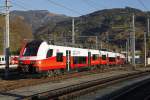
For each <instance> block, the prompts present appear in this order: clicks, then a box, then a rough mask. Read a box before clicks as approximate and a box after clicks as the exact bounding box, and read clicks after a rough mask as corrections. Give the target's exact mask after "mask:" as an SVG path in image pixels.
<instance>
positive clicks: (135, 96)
mask: <svg viewBox="0 0 150 100" xmlns="http://www.w3.org/2000/svg"><path fill="white" fill-rule="evenodd" d="M149 84H150V79H149V78H148V79H146V80H143V81H140V82H138V83H135V84H132V85H129V86H127V87H124V88H123V89H121V90H118V91H116V92H115V93H114V95H113V94H111V95H112V96H111V100H150V85H149Z"/></svg>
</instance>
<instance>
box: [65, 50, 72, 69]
mask: <svg viewBox="0 0 150 100" xmlns="http://www.w3.org/2000/svg"><path fill="white" fill-rule="evenodd" d="M66 68H67V71H70V69H71V51H70V50H66Z"/></svg>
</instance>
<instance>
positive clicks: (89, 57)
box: [88, 52, 91, 66]
mask: <svg viewBox="0 0 150 100" xmlns="http://www.w3.org/2000/svg"><path fill="white" fill-rule="evenodd" d="M90 65H91V52H88V66H90Z"/></svg>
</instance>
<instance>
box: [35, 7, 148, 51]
mask: <svg viewBox="0 0 150 100" xmlns="http://www.w3.org/2000/svg"><path fill="white" fill-rule="evenodd" d="M133 13H134V14H135V26H136V49H138V50H142V49H143V38H141V37H143V33H144V31H145V30H146V26H147V24H146V21H147V17H146V16H147V14H148V13H149V12H143V11H141V10H138V9H134V8H130V7H126V8H114V9H104V10H100V11H96V12H93V13H90V14H87V15H84V16H80V17H76V18H75V33H76V37H78V36H97V37H98V42H99V43H100V42H102V43H104V42H106V39H107V40H108V39H109V44H110V48H111V47H112V46H113V45H116V46H118V47H120V48H121V47H122V48H124V49H125V42H126V40H127V37H129V35H130V34H129V33H132V31H131V29H132V27H131V26H132V15H133ZM149 14H150V13H149ZM50 25H51V23H49V24H47V25H45V26H42V27H40V28H39V29H37V31H36V32H35V33H37V34H38V35H37V36H36V37H37V38H42V39H48V38H47V37H50V36H53V37H55V38H56V37H62V38H63V37H64V36H70V37H71V30H72V29H71V28H72V22H71V19H68V20H65V21H61V22H57V23H56V25H55V26H53V27H50ZM85 41H86V40H84V41H83V42H85ZM93 41H95V39H93ZM104 46H105V47H104V48H106V45H105V44H104ZM149 47H150V46H149Z"/></svg>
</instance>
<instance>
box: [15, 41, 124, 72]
mask: <svg viewBox="0 0 150 100" xmlns="http://www.w3.org/2000/svg"><path fill="white" fill-rule="evenodd" d="M124 62H125V56H124V55H123V54H120V53H115V52H108V51H101V50H93V49H82V48H75V47H65V46H57V45H49V44H48V43H47V42H45V41H42V40H33V41H31V42H29V43H27V44H26V45H25V46H24V47H23V48H22V50H21V52H20V57H19V67H18V68H19V69H21V70H26V71H36V72H42V71H50V70H58V69H63V70H68V71H69V70H71V69H75V68H81V67H87V66H91V67H92V66H98V65H121V64H124Z"/></svg>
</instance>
